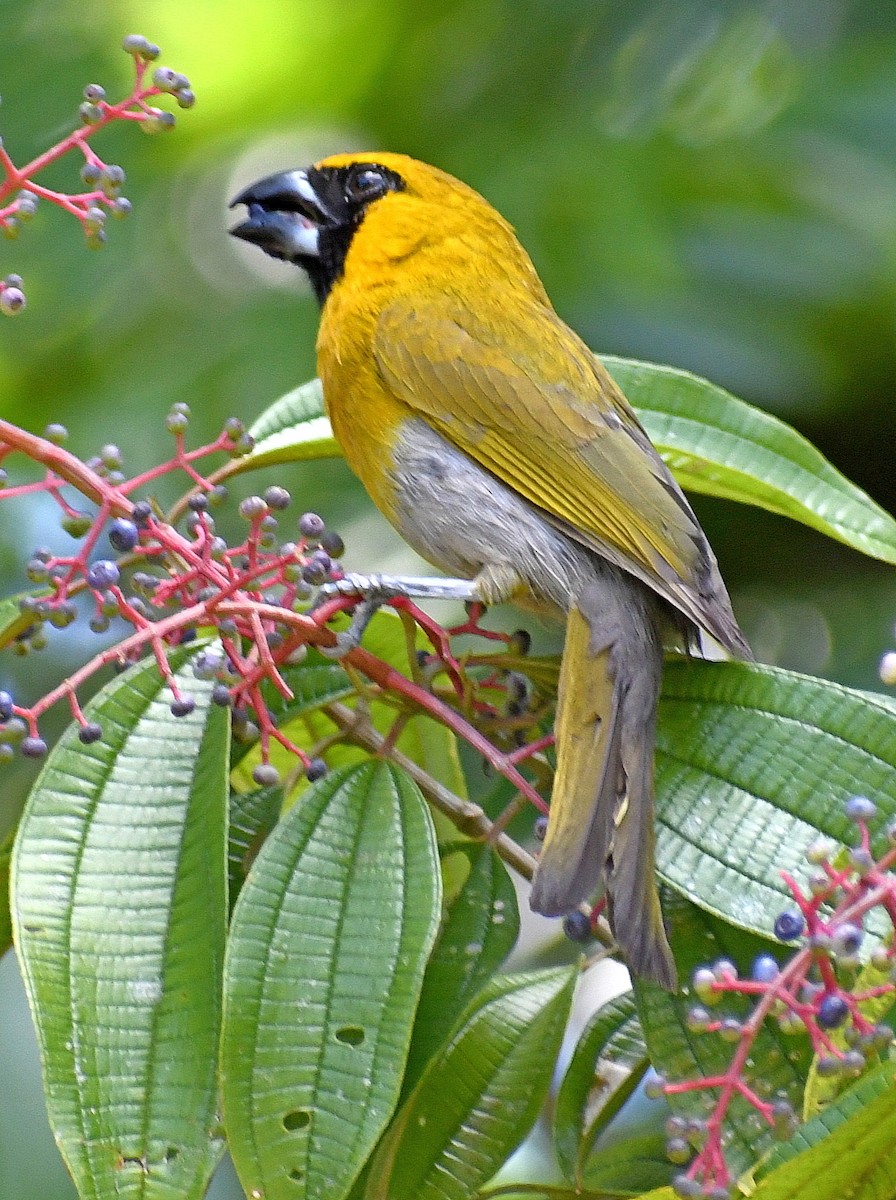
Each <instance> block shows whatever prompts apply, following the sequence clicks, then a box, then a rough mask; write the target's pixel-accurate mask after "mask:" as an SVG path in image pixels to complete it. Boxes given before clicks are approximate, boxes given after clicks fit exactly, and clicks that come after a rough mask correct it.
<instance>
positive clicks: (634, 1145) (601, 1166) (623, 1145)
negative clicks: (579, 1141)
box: [584, 1133, 679, 1196]
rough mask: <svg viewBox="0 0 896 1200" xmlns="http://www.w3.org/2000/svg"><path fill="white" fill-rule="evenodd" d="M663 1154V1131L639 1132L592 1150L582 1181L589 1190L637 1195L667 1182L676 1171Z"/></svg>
mask: <svg viewBox="0 0 896 1200" xmlns="http://www.w3.org/2000/svg"><path fill="white" fill-rule="evenodd" d="M678 1169H679V1168H676V1167H674V1166H673V1165H672V1163H670V1162H669V1159H668V1157H667V1156H666V1135H665V1134H664V1133H640V1134H637V1135H635V1136H634V1137H626V1138H622V1139H621V1140H620V1141H618V1142H615V1143H614V1144H613V1145H611V1146H607V1147H605V1148H602V1149H599V1150H595V1151H594V1153H593V1154H592V1155H591V1156H590V1158H589V1159H588V1165H587V1168H586V1171H585V1177H584V1182H585V1184H586V1186H587V1187H588V1188H589V1190H590V1191H592V1192H595V1193H603V1194H604V1195H606V1194H607V1193H609V1194H610V1195H612V1196H640V1195H641V1193H642V1192H644V1191H645V1190H647V1189H649V1188H656V1187H662V1186H663V1185H664V1184H668V1182H669V1180H670V1179H671V1178H672V1176H673V1175H674V1174H676V1171H677V1170H678Z"/></svg>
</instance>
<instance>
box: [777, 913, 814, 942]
mask: <svg viewBox="0 0 896 1200" xmlns="http://www.w3.org/2000/svg"><path fill="white" fill-rule="evenodd" d="M774 928H775V937H776V938H778V940H779V941H782V942H792V941H795V940H796V938H798V937H800V936H801V935H802V933H803V930H804V929H805V928H806V922H805V921H804V920H803V918H802V916H801V914H800V913H797V912H782V913H779V914H778V916H777V918H776V920H775V927H774Z"/></svg>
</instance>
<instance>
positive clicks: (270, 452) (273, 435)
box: [233, 379, 342, 473]
mask: <svg viewBox="0 0 896 1200" xmlns="http://www.w3.org/2000/svg"><path fill="white" fill-rule="evenodd" d="M249 433H250V434H251V436H252V437H253V438H254V439H255V448H254V450H253V451H252V453H251V454H247V455H246V456H245V457H244V458H240V459H236V460H235V461H234V464H233V466H234V473H235V472H237V471H249V470H253V469H254V468H255V467H267V466H271V465H272V464H274V463H289V462H301V461H303V460H307V459H310V458H340V457H341V456H342V451H341V450H340V449H339V445H338V443H337V442H336V439H335V438H334V437H333V431H332V430H331V429H330V422H329V421H328V420H327V418H326V416H325V414H324V397H323V389H322V388H321V385H320V380H319V379H311V380H309V381H308V383H303V384H302V385H301V387H297V388H294V389H293V391H291V392H287V393H286V395H285V396H281V397H280V399H279V400H275V401H274V403H273V404H272V405H271V406H270V407H269V408H266V409H265V411H264V412H263V413H262V414H261V416H260V417H259V418H258V420H257V421H255V423H254V424H253V425H252V426H250V428H249Z"/></svg>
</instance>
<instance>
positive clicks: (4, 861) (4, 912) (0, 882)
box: [0, 826, 16, 957]
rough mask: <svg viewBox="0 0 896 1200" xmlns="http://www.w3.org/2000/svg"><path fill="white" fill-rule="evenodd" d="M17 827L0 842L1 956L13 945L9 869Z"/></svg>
mask: <svg viewBox="0 0 896 1200" xmlns="http://www.w3.org/2000/svg"><path fill="white" fill-rule="evenodd" d="M15 836H16V828H15V826H13V828H12V829H10V831H9V833H7V835H6V837H5V838H4V839H3V841H2V842H0V957H2V956H3V955H4V954H5V953H6V951H7V950H8V949H9V948H10V946H11V945H12V914H11V912H10V910H9V899H10V897H9V870H10V866H11V863H12V844H13V842H14V841H15Z"/></svg>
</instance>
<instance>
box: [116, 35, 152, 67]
mask: <svg viewBox="0 0 896 1200" xmlns="http://www.w3.org/2000/svg"><path fill="white" fill-rule="evenodd" d="M121 47H122V49H123V50H126V51H127V52H128V54H133V56H134V58H138V59H142V61H143V62H154V61H155V59H157V58H158V57H159V55H160V54H161V51H160V50H159V47H158V46H156V45H155V44H154V43H153V42H150V41H148V40H147V39H146V38H145V37H143V36H142V35H141V34H139V33H129V34H128V36H127V37H126V38H125V39H124V41H123V42H122V43H121Z"/></svg>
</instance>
